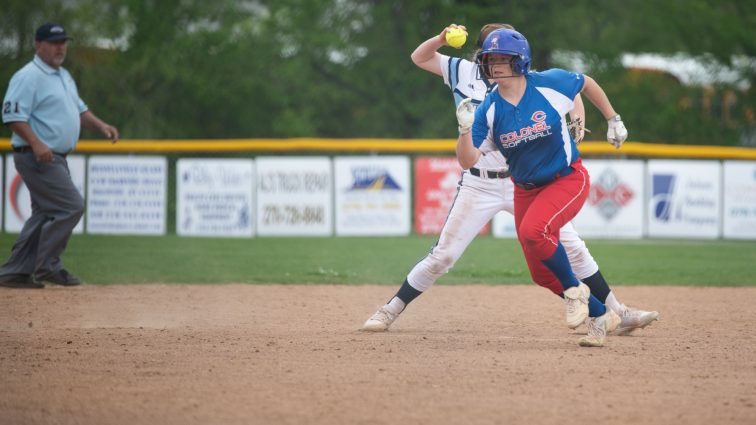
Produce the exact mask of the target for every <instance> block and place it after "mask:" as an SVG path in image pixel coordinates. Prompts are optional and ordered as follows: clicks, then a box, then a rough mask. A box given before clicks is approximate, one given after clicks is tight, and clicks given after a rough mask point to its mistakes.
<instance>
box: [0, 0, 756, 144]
mask: <svg viewBox="0 0 756 425" xmlns="http://www.w3.org/2000/svg"><path fill="white" fill-rule="evenodd" d="M2 9H3V13H2V14H1V15H0V80H2V81H3V83H2V84H3V86H5V87H7V82H8V81H9V80H10V77H11V76H12V75H13V73H14V72H15V71H16V70H18V69H19V68H20V67H21V66H23V65H24V64H25V63H27V62H28V61H29V60H30V59H31V58H32V56H33V53H34V51H33V33H34V29H35V28H36V27H37V26H39V25H40V24H41V23H43V22H45V21H56V22H59V23H61V24H63V25H64V26H65V27H66V29H67V31H68V32H69V34H71V35H72V36H73V37H74V40H73V41H72V42H71V45H70V46H69V57H68V60H67V62H66V65H65V66H66V67H67V68H68V69H69V71H71V72H72V74H73V75H74V78H76V79H77V82H78V84H79V88H80V92H81V94H82V97H83V98H84V100H85V101H86V102H87V103H88V104H89V105H90V107H91V108H92V110H93V111H94V112H95V113H97V114H98V115H100V116H101V117H103V118H104V119H106V120H107V121H109V122H112V123H113V124H115V125H117V126H118V127H119V129H120V130H121V134H122V137H123V138H127V139H129V138H130V139H136V138H156V139H161V138H261V137H274V138H279V137H280V138H286V137H333V138H349V137H375V138H384V137H385V138H450V137H452V136H453V135H454V134H455V128H454V127H455V121H454V109H453V103H452V102H451V101H450V100H451V99H450V96H449V93H448V92H447V91H446V90H444V88H443V87H442V86H441V84H440V81H439V79H438V77H437V76H434V75H431V74H429V73H427V72H423V71H421V70H419V69H417V68H416V67H415V66H414V65H413V64H412V62H411V61H410V58H409V56H410V54H411V53H412V51H413V50H414V49H415V47H416V46H417V45H418V44H420V43H421V42H423V41H424V40H426V39H428V38H429V37H431V36H433V35H435V34H438V33H439V32H440V31H441V30H442V29H443V28H444V27H445V26H446V25H448V24H449V23H451V22H455V23H459V24H464V25H466V26H467V27H468V29H469V31H470V33H471V36H470V39H471V41H474V39H475V35H476V34H477V31H478V29H479V28H480V27H481V26H482V25H483V24H485V23H488V22H507V23H511V24H513V25H514V26H515V27H516V28H517V29H518V30H520V31H521V32H523V33H524V34H525V35H526V36H527V37H528V39H529V40H530V43H531V47H532V50H533V58H534V59H533V62H534V66H535V67H536V68H538V69H547V68H550V67H553V66H560V67H567V68H569V67H570V66H571V63H570V62H565V61H564V60H561V61H560V59H559V58H564V57H565V54H566V57H567V58H575V57H579V58H581V59H582V66H583V67H584V68H585V69H582V70H581V71H584V72H586V73H588V74H589V75H591V76H592V77H594V78H595V79H596V80H597V81H599V83H600V84H601V85H602V86H603V87H604V89H605V90H606V91H607V93H608V95H609V96H610V98H611V99H612V101H613V103H614V106H615V109H617V110H618V111H619V112H620V113H621V114H622V116H623V118H624V120H625V122H626V124H627V126H628V128H629V130H630V139H631V140H633V141H642V142H656V143H680V144H707V145H746V146H756V112H755V110H756V106H755V105H756V102H755V101H754V98H755V96H754V89H753V81H756V80H754V74H756V37H754V28H756V0H722V1H717V0H664V1H651V0H627V1H622V2H619V1H601V0H576V1H566V2H554V1H548V0H531V1H528V2H522V1H509V0H506V1H502V0H497V1H491V0H486V1H475V2H470V1H451V0H441V1H438V0H433V1H431V0H412V1H409V0H391V1H367V0H351V1H348V0H317V1H316V0H276V1H232V0H214V1H212V2H208V1H204V0H121V1H117V0H97V1H95V0H87V1H85V0H57V1H55V0H5V1H4V2H3V7H2ZM472 44H474V43H472V42H470V41H469V42H468V43H467V45H466V46H465V47H464V48H463V49H462V50H460V51H457V50H454V49H449V48H444V50H442V53H445V54H449V55H457V54H459V55H466V56H469V55H472V54H473V49H474V48H473V46H472ZM559 53H562V54H561V55H560V54H559ZM623 53H658V54H665V55H685V56H686V57H693V58H696V59H699V60H700V61H701V62H703V63H707V64H709V70H710V72H712V73H716V72H717V71H718V70H720V69H721V68H722V67H723V66H728V67H730V68H732V69H735V70H736V71H737V72H739V73H740V81H741V83H740V84H737V83H734V82H730V83H725V82H713V83H711V84H706V85H685V84H681V82H680V81H679V80H678V79H677V78H675V77H674V76H672V75H670V74H667V73H663V72H651V71H648V70H640V69H625V68H623V67H622V65H621V61H620V58H621V55H622V54H623ZM587 109H588V127H589V128H592V129H593V130H594V133H593V138H595V139H597V140H600V139H601V138H602V134H603V132H604V131H605V124H604V123H603V120H602V119H601V117H600V116H599V114H598V113H597V112H596V111H595V109H594V108H592V107H591V106H588V107H587ZM9 135H10V132H9V131H8V129H7V128H6V127H3V128H2V129H0V137H8V136H9ZM83 137H84V138H87V137H95V138H96V137H98V136H97V135H94V134H87V133H85V134H83Z"/></svg>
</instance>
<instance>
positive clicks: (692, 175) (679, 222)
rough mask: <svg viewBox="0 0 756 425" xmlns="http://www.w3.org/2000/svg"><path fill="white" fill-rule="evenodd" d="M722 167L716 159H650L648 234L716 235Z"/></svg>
mask: <svg viewBox="0 0 756 425" xmlns="http://www.w3.org/2000/svg"><path fill="white" fill-rule="evenodd" d="M721 168H722V167H721V164H720V163H719V161H666V160H649V161H648V167H647V179H646V181H647V182H648V185H649V186H648V191H647V193H648V198H647V199H648V201H647V214H648V236H651V237H677V238H700V239H714V238H717V237H719V234H720V233H719V229H720V223H721V215H720V211H721V205H720V199H721V194H722V179H721Z"/></svg>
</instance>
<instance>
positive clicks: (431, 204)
mask: <svg viewBox="0 0 756 425" xmlns="http://www.w3.org/2000/svg"><path fill="white" fill-rule="evenodd" d="M461 173H462V167H460V166H459V162H457V159H456V158H455V157H453V156H449V157H428V156H425V157H418V158H417V159H415V214H414V216H415V233H417V234H419V235H438V234H440V233H441V229H442V228H443V226H444V223H445V222H446V217H447V216H448V215H449V209H450V208H451V206H452V204H453V203H454V198H455V197H456V196H457V186H458V185H459V180H460V176H461ZM488 228H489V225H488V224H486V226H485V227H484V228H483V229H482V230H481V232H480V233H481V234H484V233H487V232H488Z"/></svg>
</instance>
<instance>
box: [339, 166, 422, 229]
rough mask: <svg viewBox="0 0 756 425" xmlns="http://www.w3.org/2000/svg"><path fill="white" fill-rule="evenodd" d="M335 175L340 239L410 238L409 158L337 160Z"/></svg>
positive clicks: (410, 188)
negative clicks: (369, 237) (341, 237)
mask: <svg viewBox="0 0 756 425" xmlns="http://www.w3.org/2000/svg"><path fill="white" fill-rule="evenodd" d="M334 174H335V176H336V234H337V235H340V236H363V235H364V236H397V235H407V234H409V232H410V194H411V191H412V187H411V181H410V162H409V158H408V157H405V156H381V157H339V158H336V159H334Z"/></svg>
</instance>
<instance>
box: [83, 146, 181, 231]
mask: <svg viewBox="0 0 756 425" xmlns="http://www.w3.org/2000/svg"><path fill="white" fill-rule="evenodd" d="M87 177H88V178H87V181H88V185H87V233H96V234H114V235H164V234H165V230H166V229H165V227H166V225H165V219H166V187H167V163H166V159H165V157H157V156H139V157H130V156H97V155H94V156H90V157H89V167H88V176H87Z"/></svg>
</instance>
